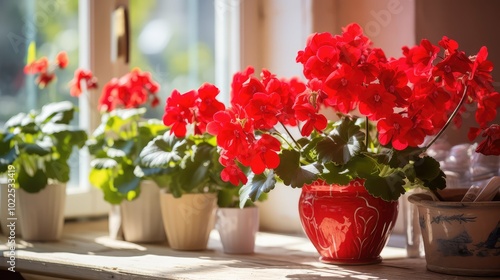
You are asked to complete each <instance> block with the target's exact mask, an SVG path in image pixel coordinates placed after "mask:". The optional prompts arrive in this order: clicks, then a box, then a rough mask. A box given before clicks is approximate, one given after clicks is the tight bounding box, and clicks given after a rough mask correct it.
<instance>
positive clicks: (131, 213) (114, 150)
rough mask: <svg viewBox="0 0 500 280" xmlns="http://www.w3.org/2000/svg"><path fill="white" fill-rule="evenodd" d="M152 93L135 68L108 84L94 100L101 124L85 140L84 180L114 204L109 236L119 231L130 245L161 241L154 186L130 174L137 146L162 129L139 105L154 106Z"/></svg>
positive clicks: (150, 84)
mask: <svg viewBox="0 0 500 280" xmlns="http://www.w3.org/2000/svg"><path fill="white" fill-rule="evenodd" d="M158 89H159V86H158V84H156V82H154V81H153V80H152V79H151V76H150V74H149V73H147V72H141V71H140V70H139V69H133V70H132V71H131V72H130V73H127V74H126V75H124V76H123V77H121V78H119V79H112V80H111V81H109V82H108V83H107V84H106V85H105V86H104V87H103V91H102V95H101V98H100V100H99V110H100V111H102V112H103V114H102V117H101V124H100V125H99V126H98V127H97V128H96V129H95V131H94V132H93V133H92V135H91V137H90V139H89V140H88V141H87V147H88V149H89V152H90V154H91V155H93V159H92V161H91V163H90V164H91V170H90V174H89V180H90V182H91V183H92V185H94V186H95V187H97V188H99V189H101V190H102V192H103V195H104V199H105V200H106V201H107V202H109V203H110V204H112V205H115V206H116V207H114V208H112V209H114V210H115V211H114V212H113V211H112V212H111V213H110V219H109V220H110V235H111V236H112V237H115V238H116V237H118V235H119V231H120V227H122V228H123V238H124V239H125V240H127V241H132V242H159V241H163V240H165V233H164V230H163V226H162V223H161V219H160V218H159V216H158V215H157V213H158V212H159V211H160V207H159V201H158V195H159V188H158V186H156V184H155V183H154V182H152V181H147V180H142V178H140V177H137V176H135V175H134V169H135V167H136V165H137V164H138V160H139V153H140V151H141V150H142V148H143V147H144V146H146V144H147V143H148V142H149V141H150V140H151V139H153V138H154V137H155V136H156V135H159V134H161V133H163V131H165V130H166V127H165V126H164V125H163V124H162V123H161V121H160V120H156V119H149V120H146V119H144V114H145V113H146V109H145V108H142V107H140V106H141V105H143V104H145V103H146V102H148V100H150V99H151V105H152V106H156V105H157V104H158V102H159V101H158V97H157V96H156V93H157V92H158ZM146 217H147V218H146Z"/></svg>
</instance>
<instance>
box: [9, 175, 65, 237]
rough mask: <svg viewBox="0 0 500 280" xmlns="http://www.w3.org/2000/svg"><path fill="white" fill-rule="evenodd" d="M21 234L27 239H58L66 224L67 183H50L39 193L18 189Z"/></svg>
mask: <svg viewBox="0 0 500 280" xmlns="http://www.w3.org/2000/svg"><path fill="white" fill-rule="evenodd" d="M16 197H17V204H18V205H19V218H18V219H17V221H18V222H19V224H20V225H21V235H22V237H23V239H24V240H27V241H57V240H59V239H60V238H61V235H62V230H63V225H64V206H65V203H66V184H49V185H47V186H46V187H45V188H44V189H42V190H41V191H39V192H37V193H28V192H26V191H24V190H23V189H17V190H16Z"/></svg>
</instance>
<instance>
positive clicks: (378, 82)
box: [297, 24, 500, 150]
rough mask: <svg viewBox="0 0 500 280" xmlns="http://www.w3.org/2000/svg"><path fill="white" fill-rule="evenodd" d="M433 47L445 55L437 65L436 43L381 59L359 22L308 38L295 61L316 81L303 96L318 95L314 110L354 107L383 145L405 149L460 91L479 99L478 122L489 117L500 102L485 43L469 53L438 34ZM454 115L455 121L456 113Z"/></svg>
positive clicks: (438, 120) (437, 122)
mask: <svg viewBox="0 0 500 280" xmlns="http://www.w3.org/2000/svg"><path fill="white" fill-rule="evenodd" d="M439 45H440V46H441V47H442V48H443V49H444V53H443V58H442V60H441V61H439V62H437V63H436V60H437V59H438V53H439V51H440V48H439V47H438V46H435V45H432V44H431V43H430V42H429V41H428V40H422V42H421V43H420V45H418V46H415V47H413V48H408V47H404V48H403V56H402V57H401V58H399V59H387V58H386V56H385V54H384V53H383V51H382V50H381V49H377V48H372V47H371V42H370V40H369V39H368V38H367V37H365V36H364V35H363V33H362V30H361V28H360V27H359V25H357V24H352V25H349V26H347V27H346V28H345V29H344V32H343V34H342V35H340V36H332V35H331V34H329V33H320V34H313V35H311V36H310V37H309V39H308V41H307V46H306V48H305V49H304V50H302V51H299V53H298V56H297V62H300V63H302V64H303V65H304V75H305V76H306V78H307V79H309V81H310V82H312V81H314V82H315V83H320V84H322V86H320V87H318V88H316V89H312V90H311V91H310V93H309V95H310V96H312V95H314V94H316V95H319V96H323V97H324V98H319V99H315V100H316V101H317V102H316V106H315V108H319V107H320V106H319V105H323V106H326V107H331V108H333V109H334V110H336V111H338V112H341V113H344V114H347V113H350V112H351V111H353V110H355V109H359V112H360V113H361V114H362V115H364V116H367V117H368V118H369V119H370V120H372V121H376V122H377V130H378V140H379V141H380V143H381V144H382V145H389V144H391V145H392V146H393V147H394V148H395V149H397V150H403V149H405V148H406V147H408V146H411V147H416V146H418V145H420V144H422V143H423V141H424V138H425V137H426V136H428V135H434V134H436V133H437V132H438V131H439V130H440V129H441V128H442V127H443V126H444V124H445V123H446V121H447V119H448V117H449V116H450V114H451V112H452V111H453V110H454V109H455V108H456V107H457V105H458V104H459V103H460V101H461V98H462V96H463V94H462V93H463V91H464V90H467V96H465V97H466V100H467V101H468V102H477V104H478V110H477V112H476V115H475V117H476V121H477V122H478V124H479V125H480V126H481V127H482V126H484V125H486V124H487V123H488V122H489V121H491V120H493V119H494V118H495V116H496V108H497V107H499V106H500V94H499V93H497V92H495V91H494V89H493V86H492V77H491V71H492V70H493V66H492V63H491V62H490V61H488V60H487V59H486V57H487V55H488V53H487V50H486V47H483V48H481V50H480V51H479V53H478V55H477V56H474V57H467V56H466V55H465V53H464V52H462V51H460V50H458V44H457V42H455V41H454V40H451V39H449V38H447V37H443V39H442V40H441V41H440V42H439ZM309 100H311V98H309ZM455 120H458V122H456V123H457V124H459V123H460V122H459V120H460V118H459V115H458V118H456V119H455ZM306 132H308V131H306ZM303 134H304V133H303Z"/></svg>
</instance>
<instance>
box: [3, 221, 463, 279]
mask: <svg viewBox="0 0 500 280" xmlns="http://www.w3.org/2000/svg"><path fill="white" fill-rule="evenodd" d="M0 242H1V243H2V245H0V250H2V255H1V257H0V269H1V270H7V268H8V267H9V264H7V260H8V257H7V253H8V251H7V250H8V249H7V246H6V242H7V239H6V238H5V236H3V235H2V236H0ZM16 242H17V244H18V248H17V251H16V254H17V256H16V267H15V269H16V272H20V273H21V274H24V273H27V274H29V275H46V276H52V277H57V278H62V279H134V280H135V279H204V280H205V279H216V280H221V279H259V280H260V279H323V278H329V279H336V278H344V279H411V278H418V279H443V275H442V274H437V273H433V272H430V271H427V270H426V268H425V259H423V258H420V259H408V258H405V256H406V250H404V249H401V248H391V247H386V248H385V249H384V251H383V252H382V257H383V258H384V261H383V262H382V263H381V264H378V265H363V266H335V265H327V264H322V263H320V262H319V261H318V254H317V252H316V251H315V249H314V247H313V246H312V245H311V243H310V242H309V240H307V239H306V238H304V237H297V236H289V235H280V234H274V233H265V232H259V233H258V235H257V241H256V248H255V254H252V255H229V254H224V253H223V252H222V245H221V243H220V240H219V236H218V234H217V232H216V231H213V232H212V234H211V236H210V241H209V244H208V250H206V251H202V252H185V251H175V250H172V249H170V248H169V247H168V245H167V244H166V243H165V244H135V243H130V242H125V241H120V240H113V239H111V238H109V237H108V231H107V220H97V221H84V222H67V223H66V224H65V227H64V234H63V238H62V240H61V241H60V242H47V243H43V242H34V243H28V242H25V241H23V240H22V239H20V238H18V239H17V240H16ZM4 272H5V271H4ZM453 279H471V277H453Z"/></svg>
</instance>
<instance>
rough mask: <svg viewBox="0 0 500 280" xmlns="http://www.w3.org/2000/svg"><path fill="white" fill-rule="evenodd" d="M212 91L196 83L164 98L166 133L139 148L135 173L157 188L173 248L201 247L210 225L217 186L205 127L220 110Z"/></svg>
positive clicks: (210, 141)
mask: <svg viewBox="0 0 500 280" xmlns="http://www.w3.org/2000/svg"><path fill="white" fill-rule="evenodd" d="M218 93H219V92H218V90H217V89H216V88H215V87H213V86H209V85H208V84H204V85H202V86H201V87H200V88H199V89H198V90H193V91H189V92H186V93H184V94H181V93H180V92H179V91H177V90H174V91H173V92H172V94H171V96H170V97H169V98H168V99H167V102H166V106H165V114H164V116H163V123H164V124H165V125H167V126H168V127H169V131H167V132H165V133H164V134H163V135H161V136H157V137H156V138H155V139H153V140H152V141H151V142H149V144H148V145H147V146H146V147H145V148H144V149H143V150H142V152H141V154H140V157H141V160H140V168H138V169H136V174H137V175H139V176H142V177H144V178H150V179H152V180H154V181H155V182H156V183H157V184H158V185H159V186H160V187H161V188H162V189H163V191H162V193H161V195H160V203H161V207H162V208H161V209H162V211H161V213H162V217H163V222H164V226H165V231H166V233H167V239H168V243H169V245H170V246H171V247H172V248H173V249H176V250H204V249H206V246H207V243H208V238H209V234H210V231H211V230H212V229H213V227H214V222H215V211H216V207H217V191H218V190H219V188H220V186H219V185H218V183H219V182H220V179H219V176H220V173H219V171H220V165H219V163H218V153H217V145H216V142H215V137H213V136H212V135H209V134H207V133H205V126H206V123H207V122H209V121H210V120H211V119H212V116H213V114H214V113H215V112H217V111H219V110H223V109H224V107H225V106H224V104H222V103H221V102H219V101H217V100H216V97H217V94H218Z"/></svg>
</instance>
